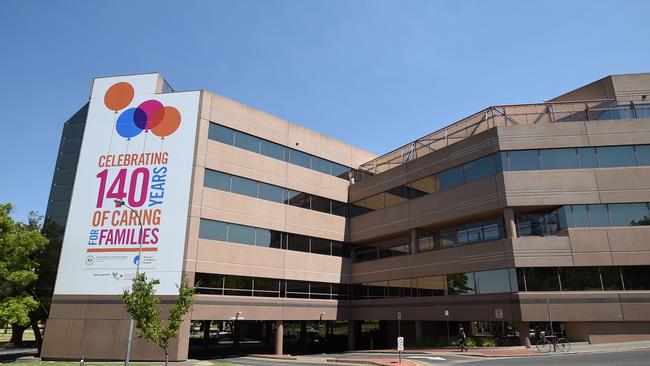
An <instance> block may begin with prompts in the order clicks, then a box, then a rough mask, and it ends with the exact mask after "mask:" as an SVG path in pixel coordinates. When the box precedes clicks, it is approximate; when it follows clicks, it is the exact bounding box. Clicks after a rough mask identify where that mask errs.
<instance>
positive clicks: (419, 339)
mask: <svg viewBox="0 0 650 366" xmlns="http://www.w3.org/2000/svg"><path fill="white" fill-rule="evenodd" d="M415 341H416V342H422V321H421V320H416V321H415Z"/></svg>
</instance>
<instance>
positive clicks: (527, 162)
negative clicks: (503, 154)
mask: <svg viewBox="0 0 650 366" xmlns="http://www.w3.org/2000/svg"><path fill="white" fill-rule="evenodd" d="M508 160H509V162H510V170H512V171H517V170H539V169H540V168H541V166H540V164H539V156H538V154H537V150H521V151H508Z"/></svg>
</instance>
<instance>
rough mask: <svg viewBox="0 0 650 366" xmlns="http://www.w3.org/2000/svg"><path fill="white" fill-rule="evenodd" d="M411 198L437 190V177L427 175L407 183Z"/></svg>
mask: <svg viewBox="0 0 650 366" xmlns="http://www.w3.org/2000/svg"><path fill="white" fill-rule="evenodd" d="M407 186H408V188H409V191H410V192H409V194H410V196H411V199H416V198H418V197H422V196H426V195H427V194H429V193H433V192H436V191H437V190H438V177H437V176H428V177H424V178H422V179H419V180H416V181H415V182H411V183H409V184H407Z"/></svg>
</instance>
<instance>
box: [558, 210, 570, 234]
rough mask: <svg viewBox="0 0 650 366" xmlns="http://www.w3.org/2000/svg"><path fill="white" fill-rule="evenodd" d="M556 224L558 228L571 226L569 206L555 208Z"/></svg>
mask: <svg viewBox="0 0 650 366" xmlns="http://www.w3.org/2000/svg"><path fill="white" fill-rule="evenodd" d="M557 216H558V225H559V228H560V229H566V228H569V227H573V226H574V224H573V213H572V212H571V206H562V207H560V208H559V209H558V210H557Z"/></svg>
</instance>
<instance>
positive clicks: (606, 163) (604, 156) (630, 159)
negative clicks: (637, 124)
mask: <svg viewBox="0 0 650 366" xmlns="http://www.w3.org/2000/svg"><path fill="white" fill-rule="evenodd" d="M596 154H597V155H598V165H599V166H600V167H601V168H607V167H622V166H635V165H636V158H635V156H634V147H633V146H609V147H597V148H596Z"/></svg>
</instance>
